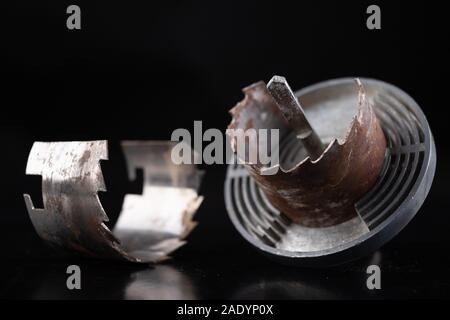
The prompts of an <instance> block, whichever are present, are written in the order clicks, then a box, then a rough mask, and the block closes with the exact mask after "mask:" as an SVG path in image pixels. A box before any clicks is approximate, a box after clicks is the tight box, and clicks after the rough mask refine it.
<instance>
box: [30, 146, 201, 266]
mask: <svg viewBox="0 0 450 320" xmlns="http://www.w3.org/2000/svg"><path fill="white" fill-rule="evenodd" d="M172 145H173V144H172V143H171V142H152V141H147V142H133V143H132V142H124V143H123V149H124V152H125V155H126V158H127V161H128V167H129V172H130V178H131V179H133V178H134V171H135V169H136V168H141V169H142V170H143V171H144V190H143V194H142V195H127V196H126V197H125V201H124V206H123V209H122V212H121V215H120V217H119V220H118V222H117V224H116V226H115V228H114V230H113V232H111V231H110V229H109V228H108V227H107V226H106V224H105V223H106V222H108V216H107V215H106V213H105V212H104V210H103V208H102V205H101V203H100V201H99V198H98V194H97V193H98V192H99V191H106V187H105V183H104V181H103V175H102V172H101V168H100V164H99V162H100V160H107V159H108V150H107V142H106V141H83V142H81V141H80V142H35V143H34V145H33V147H32V149H31V151H30V155H29V159H28V164H27V169H26V174H29V175H41V176H42V196H43V204H44V208H35V207H34V205H33V203H32V200H31V198H30V196H29V195H28V194H25V195H24V198H25V203H26V206H27V210H28V213H29V215H30V218H31V221H32V223H33V226H34V228H35V230H36V231H37V233H38V234H39V236H40V237H41V238H42V239H44V240H45V241H46V242H48V243H50V244H51V245H53V246H56V247H61V248H63V249H65V250H66V251H69V252H74V253H77V254H80V255H83V256H88V257H95V258H107V259H115V260H122V261H131V262H145V263H154V262H159V261H161V260H164V259H166V258H167V255H168V254H169V253H171V252H172V251H174V250H175V249H176V248H178V247H179V246H181V245H182V244H183V243H184V241H183V238H184V237H185V236H186V235H187V234H189V232H190V231H191V230H192V229H193V227H194V226H195V223H194V222H193V221H192V217H193V215H194V213H195V211H196V210H197V208H198V206H199V205H200V203H201V201H202V199H203V198H202V197H199V196H198V195H197V187H198V185H199V184H200V177H201V173H199V172H198V171H196V169H195V168H194V167H193V166H184V165H183V166H182V167H181V166H174V165H173V164H172V163H171V161H170V150H171V147H172Z"/></svg>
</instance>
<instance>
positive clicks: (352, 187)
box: [229, 80, 386, 227]
mask: <svg viewBox="0 0 450 320" xmlns="http://www.w3.org/2000/svg"><path fill="white" fill-rule="evenodd" d="M244 93H245V98H244V100H243V101H241V102H240V103H238V105H237V106H236V107H234V108H233V109H232V111H231V113H232V115H233V120H232V122H231V124H230V126H229V128H231V129H238V128H241V129H248V128H255V129H263V128H266V129H267V128H274V127H275V128H276V127H278V128H280V130H281V131H283V132H285V131H286V128H285V127H286V122H285V121H283V119H282V117H281V116H280V112H278V111H277V105H276V103H275V101H274V100H273V99H272V97H271V96H270V93H269V92H268V90H267V88H266V86H265V84H264V83H263V82H259V83H256V84H254V85H252V86H250V87H247V88H246V89H244ZM356 96H357V97H358V99H357V105H356V107H355V108H353V109H352V106H343V108H341V109H340V110H339V109H338V110H337V112H336V110H334V109H335V108H334V109H332V108H329V110H330V112H328V113H327V107H325V108H323V109H321V110H314V111H313V110H311V113H312V115H313V116H312V117H311V118H310V119H311V122H312V125H313V126H314V122H315V121H317V122H319V123H320V122H322V123H330V122H331V124H332V125H330V126H329V127H333V126H334V125H333V122H344V121H348V120H351V121H349V122H348V123H345V124H344V126H343V125H342V124H341V123H340V124H339V125H336V127H340V128H342V127H347V129H346V131H345V132H337V131H335V132H333V131H331V132H332V136H329V135H327V134H324V132H325V131H326V130H329V128H325V130H317V129H318V128H317V127H316V130H317V131H318V134H319V136H320V137H321V139H322V141H324V142H325V143H327V147H326V149H325V151H324V153H323V154H322V155H321V156H320V157H319V158H318V159H316V160H311V159H310V158H309V157H308V156H307V154H306V153H303V154H301V152H300V153H299V154H300V158H298V161H297V162H296V163H294V165H293V166H290V167H287V168H286V167H284V166H283V163H281V164H279V169H280V170H278V172H277V173H276V174H274V175H261V171H262V170H263V168H262V166H260V165H259V164H251V165H250V164H247V165H246V167H247V169H248V171H249V173H250V174H251V175H252V177H253V178H254V179H255V180H256V181H257V183H258V184H259V186H260V187H261V189H262V190H263V191H264V193H265V194H266V196H267V198H268V199H269V200H270V202H271V203H272V204H273V205H274V206H275V207H276V208H277V209H279V210H280V211H282V212H283V213H284V214H286V215H287V216H288V217H289V218H290V219H291V220H292V221H294V222H295V223H298V224H300V225H303V226H307V227H328V226H333V225H337V224H340V223H343V222H345V221H348V220H350V219H352V218H354V217H356V216H357V213H356V211H355V208H354V204H355V202H356V201H358V200H359V199H360V198H361V197H362V196H363V195H364V194H365V193H366V192H367V191H368V190H369V189H370V188H371V187H372V186H373V185H374V183H375V182H376V180H377V178H378V176H379V173H380V171H381V169H382V165H383V161H384V157H385V151H386V140H385V137H384V134H383V131H382V129H381V127H380V125H379V123H378V120H377V117H376V115H375V113H374V111H373V109H372V107H371V105H370V103H369V101H368V99H367V98H366V95H365V92H364V88H363V85H362V84H361V83H360V82H359V80H357V87H356V89H355V97H356ZM336 103H339V96H337V97H336ZM306 105H308V104H307V103H306ZM349 110H350V111H353V114H352V113H349ZM305 111H306V112H308V109H305ZM269 112H270V116H266V117H264V120H262V119H263V117H261V114H264V113H269ZM314 112H315V114H314ZM341 113H342V115H341ZM344 114H345V117H344V116H343V115H344ZM348 114H350V115H351V118H349V117H348ZM333 116H335V117H333ZM341 131H342V130H341ZM234 143H235V142H234ZM234 143H232V147H233V148H234V150H235V145H234ZM280 152H283V150H280ZM241 160H242V161H243V160H245V159H241ZM275 171H276V170H275Z"/></svg>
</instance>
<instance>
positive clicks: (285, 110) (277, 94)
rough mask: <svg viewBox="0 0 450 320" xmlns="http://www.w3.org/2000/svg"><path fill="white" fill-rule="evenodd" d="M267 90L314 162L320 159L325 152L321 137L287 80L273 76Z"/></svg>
mask: <svg viewBox="0 0 450 320" xmlns="http://www.w3.org/2000/svg"><path fill="white" fill-rule="evenodd" d="M267 89H268V90H269V92H270V94H271V95H272V97H273V98H274V100H275V102H276V103H277V105H278V108H279V109H280V111H281V113H282V114H283V116H284V118H285V119H286V121H287V122H288V123H289V126H290V127H291V128H292V130H294V131H295V133H296V136H297V138H298V139H300V140H301V142H302V144H303V146H304V147H305V149H306V151H307V152H308V154H309V156H310V158H311V159H312V160H316V159H318V158H319V157H320V156H321V155H322V153H323V152H324V150H325V147H324V145H323V143H322V141H321V140H320V137H319V136H318V135H317V133H316V132H315V131H314V129H313V128H312V127H311V124H310V123H309V121H308V119H307V118H306V115H305V112H304V111H303V108H302V106H301V105H300V103H299V102H298V99H297V98H296V96H295V95H294V93H293V92H292V90H291V88H290V87H289V84H288V83H287V81H286V78H284V77H280V76H273V77H272V79H271V80H270V81H269V83H268V84H267Z"/></svg>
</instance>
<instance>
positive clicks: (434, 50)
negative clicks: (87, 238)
mask: <svg viewBox="0 0 450 320" xmlns="http://www.w3.org/2000/svg"><path fill="white" fill-rule="evenodd" d="M289 5H292V6H293V7H292V8H290V7H289V9H286V8H287V6H286V5H281V4H278V2H273V1H272V2H270V3H266V4H261V1H258V2H254V3H252V2H243V1H235V2H233V1H227V3H226V4H224V3H221V4H218V3H216V2H212V1H196V2H195V3H191V2H186V1H168V2H159V3H154V2H151V3H150V2H143V3H141V4H139V5H138V4H133V5H128V4H125V3H122V2H117V3H113V2H111V1H103V2H102V1H95V2H94V1H91V2H89V3H86V4H85V3H83V5H82V11H83V14H82V16H83V17H84V18H82V19H84V20H83V22H82V23H83V27H82V30H81V31H80V32H69V31H68V30H67V29H66V27H65V19H66V6H67V3H64V2H57V1H53V2H51V3H50V2H40V1H39V2H37V1H17V2H10V3H9V7H8V9H7V10H6V11H5V13H4V14H3V17H2V19H1V21H2V22H4V23H5V25H6V27H4V28H2V30H3V31H4V36H3V37H2V41H1V43H0V46H1V49H2V50H0V55H1V59H0V61H1V66H2V68H1V72H0V77H1V79H2V80H3V81H2V83H3V84H4V85H3V86H2V88H1V95H0V96H1V99H2V100H1V102H2V104H1V105H2V110H3V114H2V117H0V122H1V125H0V135H1V137H2V156H1V157H0V165H1V166H0V168H1V174H2V176H1V179H0V180H1V188H0V227H1V230H0V245H1V253H0V297H1V298H30V299H36V298H40V299H55V298H65V299H91V298H92V299H104V298H112V299H123V298H161V299H162V298H164V299H167V298H173V299H175V298H186V299H191V298H198V299H220V298H236V299H241V298H242V299H243V298H274V299H278V298H293V299H303V298H304V299H334V298H349V299H361V298H369V299H372V298H373V299H378V298H433V297H435V298H445V297H449V296H450V261H449V259H450V258H449V256H450V253H449V252H450V241H449V239H448V235H449V227H450V215H449V212H450V210H449V209H450V206H449V202H450V197H449V187H448V183H449V181H450V170H449V163H450V161H449V159H450V156H449V155H450V154H449V152H448V150H449V148H448V136H449V128H448V116H447V113H448V110H447V109H448V108H447V107H446V105H447V104H446V103H445V101H446V96H445V93H446V92H447V91H448V88H447V86H448V73H446V72H445V68H444V67H445V63H446V64H448V49H444V46H445V44H446V42H445V41H444V40H443V39H448V32H445V29H444V27H448V26H447V20H448V19H446V18H447V17H445V14H446V11H445V10H443V9H442V8H440V7H438V6H437V5H430V6H424V5H421V4H410V5H408V6H405V5H404V4H401V3H400V2H393V1H390V2H389V3H386V4H383V6H382V11H383V13H382V24H383V27H382V30H378V31H379V32H378V31H376V32H375V31H374V32H369V31H368V30H367V28H366V27H365V19H366V13H365V12H366V8H367V5H368V4H367V3H364V2H358V3H351V2H345V3H344V2H336V1H326V2H325V1H312V2H306V1H297V2H295V5H294V2H291V3H290V4H289ZM2 13H3V12H2ZM439 14H441V15H442V17H440V16H439ZM280 17H283V23H284V24H283V28H282V29H283V30H282V31H283V32H280V29H279V28H272V27H271V26H272V25H273V22H274V21H279V20H280ZM286 44H290V45H289V46H288V47H287V45H286ZM274 74H280V75H284V76H286V77H287V78H288V79H289V82H290V84H291V85H292V87H293V88H294V89H299V88H302V87H305V86H307V85H310V84H312V83H314V82H318V81H323V80H325V79H331V78H337V77H343V76H354V75H355V76H365V77H373V78H379V79H382V80H384V81H387V82H390V83H393V84H395V85H397V86H399V87H400V88H402V89H403V90H405V91H406V92H408V93H409V94H410V95H411V96H412V97H414V99H415V100H417V102H418V103H419V105H420V106H421V107H422V109H423V111H424V113H425V114H426V116H427V118H428V121H429V122H430V125H431V128H432V131H433V134H434V137H435V139H436V147H437V154H438V160H437V170H436V178H435V181H434V185H433V187H432V189H431V192H430V195H429V196H428V198H427V200H426V202H425V204H424V205H423V208H422V209H421V211H420V212H419V214H418V215H417V216H416V217H415V218H414V219H413V221H412V222H411V223H410V224H409V225H408V226H407V227H406V229H405V230H404V231H402V232H401V233H400V234H399V235H398V236H397V237H396V238H395V239H394V240H393V241H391V242H390V243H389V244H388V245H386V246H385V247H383V248H382V250H381V251H380V252H379V253H378V254H377V255H375V256H369V257H367V258H366V259H363V260H360V261H357V262H354V263H351V264H348V265H346V266H341V267H339V268H332V269H314V270H308V269H300V268H290V267H285V266H281V265H278V264H276V263H274V262H272V261H270V260H268V259H266V258H265V257H263V256H261V255H259V254H258V253H257V252H256V251H254V250H253V249H252V248H251V247H250V246H249V245H248V244H247V243H246V242H245V241H244V240H243V239H242V238H241V237H240V236H239V234H238V233H237V232H236V230H234V228H233V226H232V225H231V222H230V221H229V219H228V217H227V214H226V211H225V207H224V201H223V183H224V178H225V170H226V168H225V166H219V165H218V166H209V167H207V168H204V169H207V172H206V174H205V178H204V180H203V183H202V187H201V190H200V194H202V195H204V196H205V201H204V203H203V204H202V206H201V207H200V209H199V211H198V213H197V214H196V217H195V220H197V221H199V225H198V227H197V228H196V229H195V230H194V232H193V233H192V234H191V235H190V236H189V239H188V240H189V242H188V244H187V245H186V246H185V247H183V248H181V249H180V250H179V251H177V252H176V254H175V255H174V259H173V260H172V261H171V262H168V263H167V264H165V265H162V266H156V267H155V268H146V267H142V266H135V265H126V264H117V263H114V262H108V261H106V262H105V261H88V260H77V259H72V258H61V257H59V256H58V255H56V254H55V253H54V252H53V251H52V250H50V249H49V248H47V247H46V246H45V245H44V244H43V242H42V241H41V240H40V239H39V238H38V237H37V235H36V233H35V232H34V230H33V227H32V225H31V222H30V220H29V218H28V215H27V212H26V209H25V204H24V201H23V197H22V194H23V193H25V192H26V193H30V194H31V196H32V198H33V199H39V197H40V196H41V190H40V180H39V179H36V180H35V179H31V178H30V177H26V176H25V167H26V162H27V157H28V153H29V151H30V148H31V145H32V143H33V141H36V140H40V141H62V140H92V139H108V140H109V141H110V145H109V147H110V150H109V151H110V160H109V161H107V162H104V163H102V168H103V172H104V177H105V183H106V186H107V189H108V192H106V193H102V194H101V195H100V198H101V201H102V204H103V206H104V208H105V210H106V212H107V213H108V215H109V217H110V218H111V222H112V223H113V222H114V221H115V219H116V218H117V215H118V213H119V211H120V208H121V204H122V201H123V196H124V194H126V193H129V192H133V191H132V190H135V191H136V189H138V190H139V189H140V188H136V186H134V187H133V186H130V185H129V182H128V181H127V174H126V166H125V161H124V157H123V154H122V153H121V151H120V148H119V141H120V140H123V139H145V140H147V139H170V135H171V133H172V131H173V130H175V129H176V128H187V129H188V130H190V131H191V132H192V131H193V121H194V120H203V129H204V130H206V129H208V128H220V129H225V128H226V126H227V124H228V122H229V121H230V116H229V114H228V110H229V109H230V107H232V106H233V105H234V104H235V103H236V102H237V101H239V100H240V99H242V93H241V91H240V90H241V88H243V87H244V86H247V85H249V84H250V83H252V82H255V81H258V80H268V79H270V77H271V76H273V75H274ZM443 93H444V94H443ZM204 145H206V143H205V144H204ZM29 178H30V179H29ZM371 259H374V261H377V263H380V266H381V270H382V280H381V281H382V290H380V291H369V290H367V288H366V278H367V274H366V272H365V271H366V267H367V265H369V264H371V263H372V261H371ZM70 264H78V265H79V266H80V267H81V271H82V289H81V290H80V291H69V290H67V288H66V278H67V275H66V268H67V266H68V265H70Z"/></svg>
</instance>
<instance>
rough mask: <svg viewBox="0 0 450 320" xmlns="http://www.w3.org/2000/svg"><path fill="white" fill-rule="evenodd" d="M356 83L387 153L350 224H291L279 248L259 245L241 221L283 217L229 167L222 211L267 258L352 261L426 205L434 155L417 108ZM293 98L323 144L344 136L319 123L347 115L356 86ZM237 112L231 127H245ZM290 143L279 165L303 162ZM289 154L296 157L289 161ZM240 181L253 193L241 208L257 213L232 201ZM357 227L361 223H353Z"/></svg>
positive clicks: (368, 83) (322, 86)
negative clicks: (362, 88) (362, 89)
mask: <svg viewBox="0 0 450 320" xmlns="http://www.w3.org/2000/svg"><path fill="white" fill-rule="evenodd" d="M361 80H362V82H363V83H364V85H365V89H366V94H367V98H368V99H369V101H370V102H371V105H372V106H373V110H374V111H375V114H376V115H377V118H378V120H379V124H380V126H381V128H382V129H383V131H384V135H385V137H386V140H387V152H386V157H385V159H384V165H383V167H382V169H381V171H380V175H379V178H378V180H377V181H376V182H375V184H374V185H373V187H372V188H371V189H370V190H369V191H368V192H366V193H365V195H364V196H363V197H362V198H361V199H359V200H358V201H357V202H356V203H355V211H356V212H357V217H355V220H348V221H344V222H342V223H340V224H338V225H335V226H327V227H319V228H318V227H306V226H302V225H299V224H295V223H292V224H290V225H285V226H283V229H284V230H285V231H284V232H281V233H280V234H281V240H280V241H277V242H275V243H274V242H268V241H265V236H264V235H255V234H254V233H252V232H250V231H249V230H251V229H255V228H257V227H258V226H260V224H259V223H258V221H257V220H253V221H252V220H250V219H245V218H246V217H251V216H253V215H254V214H255V213H256V214H259V215H262V214H269V215H272V216H273V217H274V218H275V217H283V216H284V214H285V212H283V211H279V210H278V209H275V208H273V207H271V206H270V202H269V199H267V196H266V193H265V192H263V190H262V188H261V185H260V184H259V185H257V184H256V182H255V179H252V178H253V175H251V172H248V171H247V170H244V168H243V165H238V166H236V165H230V166H229V167H228V172H227V177H226V180H225V203H226V206H227V211H228V214H229V216H230V218H231V221H232V222H233V224H234V226H235V227H236V229H237V230H238V231H239V233H240V234H241V235H242V236H243V237H244V238H245V239H246V240H247V241H248V242H249V243H250V244H251V245H253V246H254V247H256V248H257V249H259V250H260V251H261V252H262V253H264V254H266V255H267V256H268V257H270V258H273V259H275V260H277V261H280V262H282V263H285V264H291V265H300V266H329V265H336V264H341V263H344V262H347V261H350V260H354V259H356V258H359V257H362V256H364V255H367V254H369V253H371V252H373V251H375V250H376V249H377V248H379V247H381V246H382V245H383V244H385V243H387V242H388V241H389V240H391V239H392V238H393V237H394V236H395V235H396V234H398V233H399V232H400V231H401V230H402V229H403V228H404V227H405V226H406V225H407V224H408V223H409V222H410V220H411V219H412V218H413V217H414V216H415V214H416V213H417V212H418V211H419V209H420V207H421V205H422V204H423V202H424V201H425V198H426V196H427V194H428V192H429V190H430V188H431V185H432V182H433V177H434V173H435V170H436V148H435V144H434V139H433V135H432V132H431V129H430V127H429V125H428V122H427V119H426V117H425V115H424V114H423V112H422V110H421V109H420V106H419V105H418V104H417V103H416V102H415V101H414V100H413V99H412V98H411V97H410V96H409V95H408V94H407V93H405V92H404V91H402V90H401V89H399V88H397V87H395V86H393V85H391V84H388V83H386V82H383V81H379V80H374V79H367V78H366V79H361ZM296 96H297V98H298V100H299V101H300V103H301V104H302V106H304V107H305V111H306V113H307V114H308V120H309V121H311V125H312V126H314V128H315V129H316V130H317V132H318V133H319V135H320V136H321V137H325V139H324V140H325V141H331V140H330V138H332V137H334V136H335V134H334V133H335V132H345V128H344V127H343V126H341V124H344V123H345V122H327V121H324V117H322V116H321V115H322V114H323V113H324V112H323V111H324V110H326V113H327V114H328V115H330V117H331V118H333V117H334V116H335V115H337V114H338V113H340V112H345V111H346V110H347V109H348V110H349V111H351V109H350V108H349V106H352V105H354V103H353V102H355V101H356V99H355V95H354V79H350V78H342V79H334V80H328V81H324V82H321V83H318V84H315V85H312V86H309V87H306V88H304V89H302V90H300V91H298V92H296ZM247 99H249V98H247ZM266 108H267V107H266ZM255 110H256V109H253V111H255ZM234 111H235V113H236V110H234ZM237 111H240V110H237ZM249 111H252V110H249ZM243 112H245V111H242V112H241V116H240V117H238V118H239V119H238V120H236V119H234V121H235V123H237V124H238V125H239V123H245V122H243V118H242V113H243ZM349 115H351V113H350V112H349ZM348 119H351V117H348ZM292 136H294V135H293V134H292V133H291V134H290V136H287V137H285V138H284V141H281V146H282V149H285V150H282V151H281V154H280V160H281V162H282V163H286V160H289V161H288V162H289V163H291V166H293V165H295V164H296V163H298V159H301V158H304V153H301V148H302V146H301V145H299V144H298V143H296V141H295V140H293V139H292ZM295 154H296V155H297V156H294V157H293V158H292V159H291V156H292V155H295ZM238 178H239V179H241V180H242V179H247V180H248V182H247V184H250V185H253V189H256V191H257V192H252V189H251V188H250V194H249V195H248V198H249V200H248V201H247V203H249V204H251V205H253V206H254V208H253V211H255V212H252V211H251V210H249V209H248V208H245V207H244V206H243V205H239V203H240V202H244V201H246V200H245V198H246V197H245V195H244V196H242V195H241V194H239V195H238V196H236V192H235V189H236V188H237V187H238V186H236V183H235V182H236V181H237V179H238ZM242 192H246V191H245V190H243V191H240V190H238V192H237V193H242ZM243 199H244V200H243ZM357 220H358V221H359V223H354V222H356V221H357Z"/></svg>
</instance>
